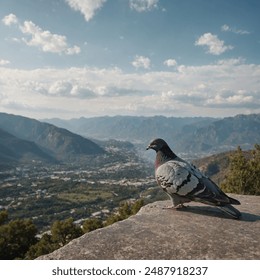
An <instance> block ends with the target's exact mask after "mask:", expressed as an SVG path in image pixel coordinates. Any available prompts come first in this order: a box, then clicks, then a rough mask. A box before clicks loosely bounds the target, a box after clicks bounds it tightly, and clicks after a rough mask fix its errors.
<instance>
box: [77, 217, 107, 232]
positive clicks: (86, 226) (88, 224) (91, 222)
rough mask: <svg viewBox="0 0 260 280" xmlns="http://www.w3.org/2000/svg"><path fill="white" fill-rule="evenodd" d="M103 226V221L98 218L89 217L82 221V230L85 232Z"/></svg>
mask: <svg viewBox="0 0 260 280" xmlns="http://www.w3.org/2000/svg"><path fill="white" fill-rule="evenodd" d="M102 227H103V222H102V221H101V220H100V219H97V218H91V219H87V220H86V221H85V222H84V223H83V228H82V229H83V232H84V233H87V232H90V231H93V230H95V229H98V228H102Z"/></svg>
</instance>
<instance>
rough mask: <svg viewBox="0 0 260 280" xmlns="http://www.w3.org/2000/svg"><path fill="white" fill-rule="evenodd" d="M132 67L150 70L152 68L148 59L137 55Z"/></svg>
mask: <svg viewBox="0 0 260 280" xmlns="http://www.w3.org/2000/svg"><path fill="white" fill-rule="evenodd" d="M132 65H133V66H134V67H135V68H144V69H149V68H150V66H151V60H150V59H149V58H148V57H144V56H140V55H136V56H135V59H134V61H132Z"/></svg>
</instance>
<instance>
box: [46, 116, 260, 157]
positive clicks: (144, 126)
mask: <svg viewBox="0 0 260 280" xmlns="http://www.w3.org/2000/svg"><path fill="white" fill-rule="evenodd" d="M45 121H46V122H49V123H52V124H54V125H57V126H61V127H64V128H66V129H69V130H71V131H73V132H75V133H78V134H80V135H83V136H84V135H85V136H88V137H91V138H96V139H117V140H124V141H130V142H132V143H134V144H137V145H140V147H141V148H142V149H144V147H145V146H146V145H147V144H148V143H149V142H150V141H151V140H152V139H154V138H163V139H165V140H166V141H167V142H168V144H169V145H170V146H171V147H172V148H173V149H174V151H176V152H178V153H186V154H190V155H194V154H199V155H201V154H213V153H217V152H222V151H227V150H233V149H235V148H236V147H237V146H238V145H240V146H241V147H242V148H243V149H251V148H252V147H253V146H254V144H255V143H259V142H260V114H250V115H237V116H235V117H227V118H223V119H216V118H205V117H195V118H191V117H187V118H175V117H164V116H154V117H131V116H114V117H108V116H104V117H96V118H79V119H71V120H61V119H48V120H45Z"/></svg>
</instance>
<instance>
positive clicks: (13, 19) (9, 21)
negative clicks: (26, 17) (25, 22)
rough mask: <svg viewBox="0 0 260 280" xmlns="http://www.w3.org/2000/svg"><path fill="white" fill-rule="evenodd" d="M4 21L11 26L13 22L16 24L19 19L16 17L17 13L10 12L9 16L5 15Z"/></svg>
mask: <svg viewBox="0 0 260 280" xmlns="http://www.w3.org/2000/svg"><path fill="white" fill-rule="evenodd" d="M2 22H3V23H4V24H5V25H7V26H10V25H12V24H16V23H18V19H17V17H16V15H14V14H9V15H7V16H5V17H4V18H3V19H2Z"/></svg>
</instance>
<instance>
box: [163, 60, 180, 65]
mask: <svg viewBox="0 0 260 280" xmlns="http://www.w3.org/2000/svg"><path fill="white" fill-rule="evenodd" d="M163 64H164V65H166V66H168V67H174V66H177V65H178V63H177V61H176V60H175V59H167V60H165V61H164V62H163Z"/></svg>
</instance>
